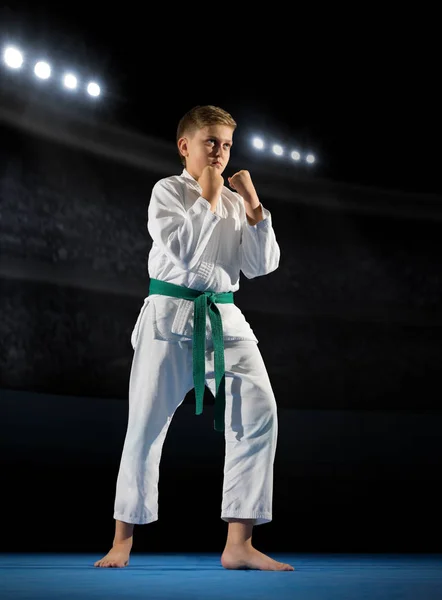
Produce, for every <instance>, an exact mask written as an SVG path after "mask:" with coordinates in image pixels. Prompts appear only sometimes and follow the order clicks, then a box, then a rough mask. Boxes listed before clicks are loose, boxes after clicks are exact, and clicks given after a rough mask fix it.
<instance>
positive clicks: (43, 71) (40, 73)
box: [34, 61, 51, 79]
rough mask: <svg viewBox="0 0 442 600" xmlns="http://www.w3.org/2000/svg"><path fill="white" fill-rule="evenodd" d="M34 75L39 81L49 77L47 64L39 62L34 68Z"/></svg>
mask: <svg viewBox="0 0 442 600" xmlns="http://www.w3.org/2000/svg"><path fill="white" fill-rule="evenodd" d="M34 73H35V74H36V75H37V77H39V78H40V79H48V78H49V77H50V76H51V67H50V66H49V65H48V63H47V62H43V61H39V62H38V63H37V64H36V65H35V67H34Z"/></svg>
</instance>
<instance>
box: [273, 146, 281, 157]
mask: <svg viewBox="0 0 442 600" xmlns="http://www.w3.org/2000/svg"><path fill="white" fill-rule="evenodd" d="M272 150H273V152H274V153H275V154H277V155H278V156H282V155H283V154H284V150H283V149H282V146H280V145H279V144H273V147H272Z"/></svg>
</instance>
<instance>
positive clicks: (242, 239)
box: [131, 169, 280, 349]
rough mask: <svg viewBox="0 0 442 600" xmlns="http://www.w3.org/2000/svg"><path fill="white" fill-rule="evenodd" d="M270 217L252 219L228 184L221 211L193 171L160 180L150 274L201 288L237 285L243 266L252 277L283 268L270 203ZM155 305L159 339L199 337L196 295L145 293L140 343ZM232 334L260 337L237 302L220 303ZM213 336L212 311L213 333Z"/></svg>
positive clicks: (151, 222) (227, 335)
mask: <svg viewBox="0 0 442 600" xmlns="http://www.w3.org/2000/svg"><path fill="white" fill-rule="evenodd" d="M262 210H263V220H262V221H260V222H259V223H257V224H256V225H253V226H252V225H249V223H248V221H247V216H246V210H245V206H244V200H243V198H242V197H241V196H240V195H239V194H238V193H236V192H234V191H232V190H230V189H228V188H227V187H225V186H224V187H223V189H222V193H221V197H220V200H219V201H218V205H217V207H216V211H215V213H212V212H211V210H210V203H209V202H208V201H207V200H205V199H204V198H203V197H202V196H201V186H200V185H199V183H198V182H197V181H196V180H195V179H194V178H193V177H192V175H190V173H188V171H186V169H184V170H183V172H182V174H181V175H174V176H172V177H167V178H165V179H161V180H160V181H158V182H157V183H156V184H155V186H154V187H153V190H152V196H151V199H150V203H149V208H148V221H147V229H148V231H149V234H150V235H151V237H152V240H153V244H152V248H151V250H150V252H149V259H148V272H149V277H150V278H154V279H160V280H162V281H167V282H169V283H174V284H176V285H183V286H186V287H189V288H193V289H195V290H199V291H208V290H210V291H212V292H235V291H237V290H238V289H239V276H240V271H242V272H243V273H244V275H245V276H246V277H247V278H248V279H253V278H254V277H259V276H261V275H266V274H267V273H271V272H272V271H274V270H275V269H277V268H278V265H279V258H280V249H279V246H278V243H277V241H276V237H275V232H274V230H273V227H272V220H271V215H270V212H269V211H268V210H267V209H265V208H264V207H263V206H262ZM147 305H149V306H151V310H152V312H151V315H152V320H153V328H154V335H155V339H161V340H167V341H175V342H176V341H184V340H191V339H192V336H193V308H194V303H193V302H192V301H191V300H184V299H181V298H172V297H169V296H163V295H159V294H152V295H150V296H147V297H146V298H145V299H144V305H143V307H142V308H141V311H140V314H139V316H138V319H137V322H136V324H135V327H134V330H133V332H132V337H131V342H132V346H133V348H134V349H135V345H136V342H137V338H138V333H139V329H140V324H141V318H142V315H143V312H144V310H145V308H146V307H147ZM217 307H218V309H219V311H220V313H221V318H222V324H223V334H224V340H251V341H255V342H258V339H257V338H256V336H255V334H254V333H253V331H252V328H251V327H250V325H249V324H248V323H247V321H246V319H245V317H244V315H243V314H242V312H241V310H240V309H239V308H238V306H236V305H235V304H217ZM210 338H211V326H210V321H209V318H208V315H207V318H206V339H210Z"/></svg>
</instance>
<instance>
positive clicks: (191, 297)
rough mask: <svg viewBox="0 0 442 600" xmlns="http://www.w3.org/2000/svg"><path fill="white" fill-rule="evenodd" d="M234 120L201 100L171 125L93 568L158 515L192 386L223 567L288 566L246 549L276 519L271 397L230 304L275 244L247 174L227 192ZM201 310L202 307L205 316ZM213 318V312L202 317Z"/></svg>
mask: <svg viewBox="0 0 442 600" xmlns="http://www.w3.org/2000/svg"><path fill="white" fill-rule="evenodd" d="M235 128H236V123H235V121H234V120H233V118H232V117H231V115H230V114H228V113H227V112H225V111H224V110H222V109H221V108H217V107H215V106H197V107H195V108H193V109H192V110H190V111H189V112H188V113H187V114H186V115H184V117H183V118H182V119H181V121H180V123H179V125H178V132H177V146H178V151H179V154H180V158H181V162H182V164H183V165H184V170H183V172H182V174H181V175H179V176H172V177H168V178H165V179H162V180H160V181H159V182H158V183H156V185H155V186H154V188H153V190H152V196H151V200H150V203H149V208H148V231H149V234H150V235H151V237H152V239H153V244H152V248H151V251H150V253H149V264H148V271H149V277H150V289H149V292H150V293H149V296H148V297H147V298H146V299H145V301H144V305H143V307H142V308H141V311H140V314H139V316H138V319H137V322H136V324H135V327H134V330H133V332H132V337H131V342H132V346H133V349H134V357H133V362H132V369H131V375H130V382H129V417H128V425H127V432H126V438H125V442H124V447H123V452H122V457H121V463H120V469H119V473H118V479H117V489H116V498H115V511H114V519H115V520H116V527H115V537H114V541H113V546H112V549H111V550H110V551H109V553H108V554H107V555H106V556H105V557H104V558H102V559H101V560H99V561H97V562H96V563H95V566H96V567H124V566H126V565H127V564H128V563H129V554H130V551H131V548H132V540H133V529H134V524H145V523H152V522H153V521H156V520H157V519H158V479H159V463H160V458H161V452H162V447H163V443H164V439H165V437H166V434H167V430H168V428H169V425H170V422H171V420H172V417H173V415H174V413H175V411H176V409H177V408H178V406H180V404H181V403H182V402H183V400H184V397H185V396H186V394H187V393H188V392H189V391H190V390H191V389H192V388H193V387H195V395H196V404H197V410H196V412H197V414H200V413H201V412H202V397H203V393H204V384H205V383H206V384H207V386H208V387H209V389H210V390H211V391H212V393H213V395H214V396H215V429H217V430H218V431H225V442H226V456H225V465H224V482H223V501H222V508H221V518H222V519H223V520H224V521H227V522H228V523H229V526H228V535H227V542H226V546H225V548H224V552H223V554H222V557H221V563H222V565H223V566H224V567H225V568H226V569H260V570H269V571H293V567H291V566H290V565H287V564H284V563H280V562H277V561H275V560H273V559H272V558H270V557H268V556H266V555H264V554H262V553H261V552H259V551H258V550H256V549H255V548H253V546H252V540H251V538H252V529H253V527H254V526H255V525H260V524H262V523H268V522H269V521H271V520H272V512H271V511H272V494H273V462H274V457H275V451H276V440H277V410H276V402H275V398H274V395H273V391H272V388H271V385H270V381H269V378H268V375H267V371H266V368H265V365H264V362H263V359H262V357H261V354H260V352H259V350H258V346H257V342H258V340H257V339H256V337H255V335H254V333H253V331H252V329H251V328H250V326H249V324H248V323H247V322H246V320H245V318H244V316H243V314H242V313H241V311H240V310H239V308H238V307H237V306H236V305H235V304H234V303H233V292H235V291H236V290H238V289H239V272H240V270H241V271H242V272H243V273H244V275H245V276H246V277H247V278H249V279H251V278H253V277H258V276H261V275H265V274H267V273H271V272H272V271H274V270H275V269H276V268H277V267H278V264H279V257H280V250H279V246H278V244H277V242H276V238H275V233H274V231H273V228H272V224H271V215H270V213H269V211H268V210H266V209H265V208H264V207H263V206H262V204H261V203H260V201H259V198H258V195H257V193H256V190H255V188H254V186H253V183H252V180H251V177H250V174H249V173H248V172H247V171H239V172H238V173H235V174H234V175H233V176H232V177H230V178H229V180H228V181H229V185H230V187H231V188H232V190H235V191H231V190H229V189H228V188H227V187H224V185H223V184H224V179H223V177H222V173H223V171H224V169H225V168H226V166H227V164H228V162H229V158H230V149H231V147H232V137H233V132H234V130H235ZM206 311H207V312H206ZM207 313H208V314H207Z"/></svg>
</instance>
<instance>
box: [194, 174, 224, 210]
mask: <svg viewBox="0 0 442 600" xmlns="http://www.w3.org/2000/svg"><path fill="white" fill-rule="evenodd" d="M198 183H199V184H200V186H201V195H202V197H203V198H205V199H206V200H208V202H210V204H212V203H215V204H216V203H217V202H218V199H219V197H220V195H221V190H222V189H223V185H224V179H223V177H222V176H221V174H220V173H219V171H218V169H217V168H216V167H212V166H211V165H207V167H204V169H203V172H202V173H201V175H200V177H199V179H198Z"/></svg>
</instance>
